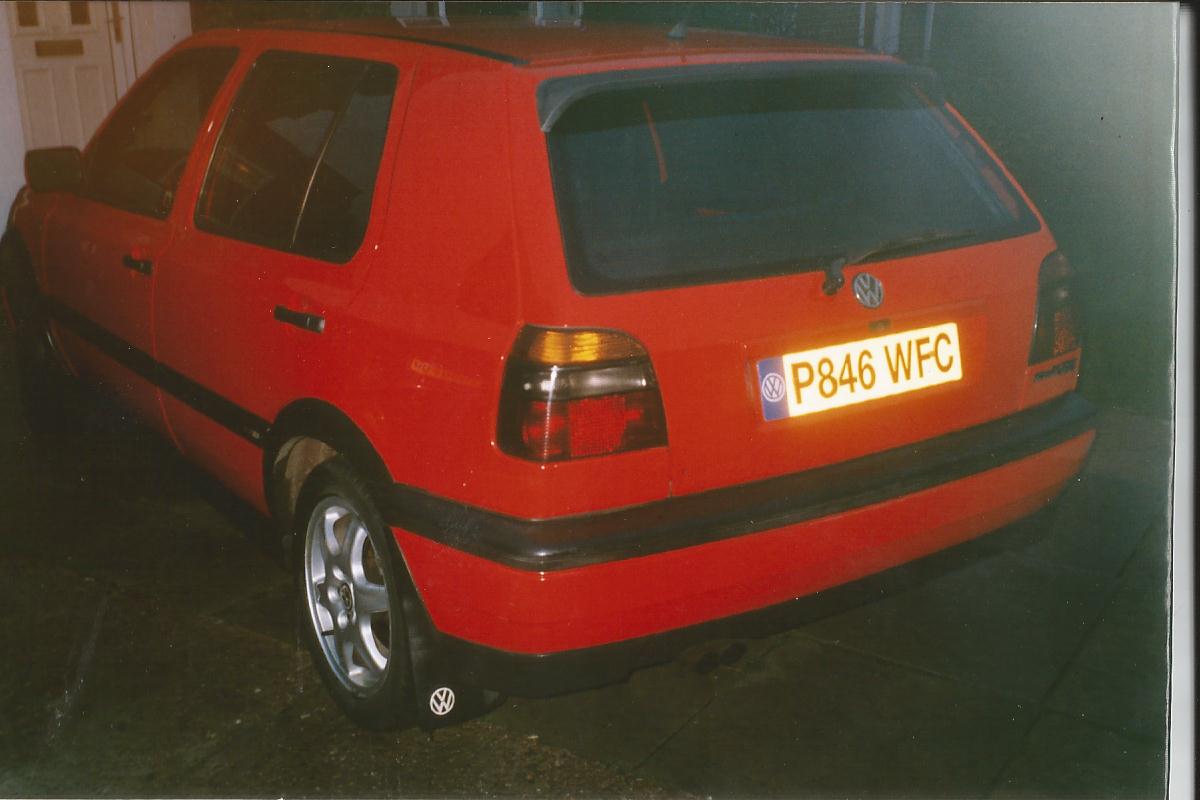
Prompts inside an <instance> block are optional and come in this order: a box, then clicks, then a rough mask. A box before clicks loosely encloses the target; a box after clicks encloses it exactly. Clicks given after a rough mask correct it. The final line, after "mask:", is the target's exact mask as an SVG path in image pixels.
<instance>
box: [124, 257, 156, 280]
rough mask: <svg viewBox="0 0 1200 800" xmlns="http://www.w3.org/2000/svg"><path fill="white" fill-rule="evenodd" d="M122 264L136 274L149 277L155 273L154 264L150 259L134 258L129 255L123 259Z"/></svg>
mask: <svg viewBox="0 0 1200 800" xmlns="http://www.w3.org/2000/svg"><path fill="white" fill-rule="evenodd" d="M121 263H122V264H124V265H125V266H126V267H128V268H129V269H131V270H133V271H134V272H140V273H142V274H143V275H149V274H150V273H151V272H153V271H154V262H153V261H151V260H150V259H148V258H134V257H133V256H131V255H129V254H128V253H126V254H125V257H124V258H122V259H121Z"/></svg>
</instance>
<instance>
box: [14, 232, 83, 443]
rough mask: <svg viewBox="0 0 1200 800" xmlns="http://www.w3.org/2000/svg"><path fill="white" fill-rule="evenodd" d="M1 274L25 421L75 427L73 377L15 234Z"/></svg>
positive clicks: (45, 429) (41, 429)
mask: <svg viewBox="0 0 1200 800" xmlns="http://www.w3.org/2000/svg"><path fill="white" fill-rule="evenodd" d="M0 276H3V281H4V293H5V299H6V300H7V302H8V308H9V310H10V312H11V313H12V318H13V323H14V327H15V330H14V331H13V339H14V343H15V350H16V353H15V355H16V362H17V376H18V383H19V387H20V399H21V407H22V410H23V411H24V414H25V419H26V422H27V423H28V424H29V427H30V429H31V430H32V431H33V432H34V433H38V434H55V433H59V432H61V431H63V430H66V429H70V428H71V427H72V426H71V425H70V423H71V422H73V421H74V419H75V409H74V403H73V399H74V393H75V381H74V377H73V376H72V375H71V374H70V372H69V371H68V370H67V368H66V367H65V366H64V364H63V361H62V358H61V357H60V356H59V353H58V350H57V348H56V347H55V346H54V342H53V339H52V338H51V335H50V320H49V317H48V316H47V314H46V309H45V307H44V305H43V303H42V298H41V294H40V293H39V291H38V287H37V282H36V281H35V280H34V277H33V268H32V267H31V266H30V264H29V260H28V258H27V257H26V256H25V254H24V251H23V250H22V249H21V247H20V246H19V245H18V244H17V243H16V242H15V241H14V240H13V239H12V238H11V237H5V239H4V240H3V242H2V243H0Z"/></svg>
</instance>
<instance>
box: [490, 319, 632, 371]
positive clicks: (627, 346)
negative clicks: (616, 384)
mask: <svg viewBox="0 0 1200 800" xmlns="http://www.w3.org/2000/svg"><path fill="white" fill-rule="evenodd" d="M521 339H522V341H519V342H518V343H517V347H516V348H515V352H514V355H516V356H517V357H518V358H521V359H522V360H524V361H528V362H530V363H533V364H548V365H549V364H555V365H558V366H561V367H568V366H572V365H575V364H595V363H598V362H601V361H621V360H624V359H629V358H645V356H646V351H645V350H644V349H643V348H642V346H641V345H640V344H638V343H637V342H635V341H634V340H633V339H631V338H630V337H628V336H626V335H625V334H622V333H617V332H616V331H603V330H579V329H572V330H568V329H561V330H560V329H555V328H526V329H525V331H524V333H523V334H522V336H521Z"/></svg>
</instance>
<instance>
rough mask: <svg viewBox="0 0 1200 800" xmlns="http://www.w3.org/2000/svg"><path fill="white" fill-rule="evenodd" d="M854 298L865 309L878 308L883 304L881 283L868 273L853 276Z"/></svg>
mask: <svg viewBox="0 0 1200 800" xmlns="http://www.w3.org/2000/svg"><path fill="white" fill-rule="evenodd" d="M853 286H854V296H855V297H857V298H858V302H860V303H862V304H863V305H864V306H866V307H867V308H879V306H881V305H882V304H883V283H882V282H880V280H879V278H876V277H875V276H874V275H872V274H871V273H869V272H860V273H858V274H857V275H855V276H854V283H853Z"/></svg>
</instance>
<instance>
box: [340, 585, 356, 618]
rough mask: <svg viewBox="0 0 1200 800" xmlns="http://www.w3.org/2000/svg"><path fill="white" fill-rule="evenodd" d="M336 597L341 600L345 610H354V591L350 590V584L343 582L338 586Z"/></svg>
mask: <svg viewBox="0 0 1200 800" xmlns="http://www.w3.org/2000/svg"><path fill="white" fill-rule="evenodd" d="M338 597H339V598H340V599H341V601H342V605H343V606H344V607H345V608H346V611H347V612H353V611H354V592H352V591H350V584H348V583H343V584H342V585H341V586H339V587H338Z"/></svg>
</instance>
